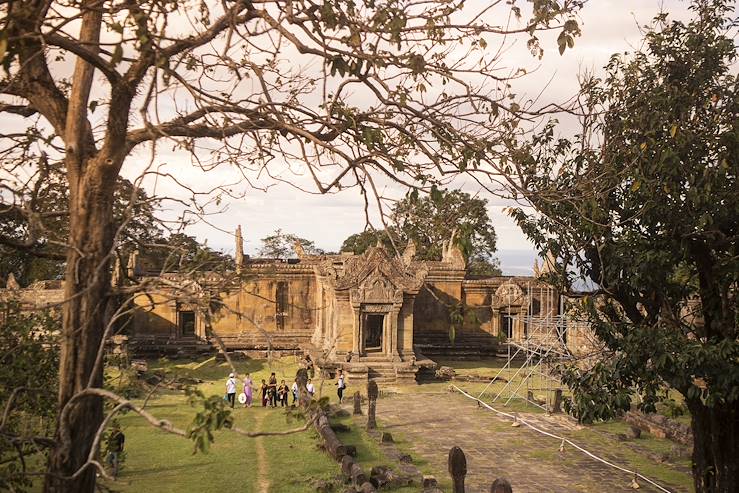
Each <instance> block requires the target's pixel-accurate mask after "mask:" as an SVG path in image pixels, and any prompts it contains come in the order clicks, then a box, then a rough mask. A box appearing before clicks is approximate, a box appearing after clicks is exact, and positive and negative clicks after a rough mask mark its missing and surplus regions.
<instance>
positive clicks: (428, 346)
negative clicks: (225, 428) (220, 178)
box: [0, 228, 575, 381]
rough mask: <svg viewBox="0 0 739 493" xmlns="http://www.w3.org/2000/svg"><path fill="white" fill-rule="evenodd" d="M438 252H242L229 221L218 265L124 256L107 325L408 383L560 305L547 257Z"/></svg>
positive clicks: (46, 294) (151, 338)
mask: <svg viewBox="0 0 739 493" xmlns="http://www.w3.org/2000/svg"><path fill="white" fill-rule="evenodd" d="M442 252H443V253H442V258H441V259H440V260H437V261H422V260H417V259H415V247H414V245H413V244H412V243H410V244H408V245H407V247H406V248H405V251H404V252H403V253H402V254H400V255H398V254H395V253H393V252H389V251H388V250H387V249H385V248H384V247H382V246H380V245H378V246H374V247H371V248H369V249H368V250H367V251H366V252H364V253H363V254H361V255H354V254H352V253H341V254H337V255H306V254H305V252H304V251H303V249H302V248H301V246H300V245H299V244H296V245H295V253H296V256H297V258H291V259H262V258H249V257H247V256H245V255H244V253H243V247H242V237H241V228H238V229H237V231H236V253H235V269H234V270H233V271H230V272H211V271H197V272H191V273H188V274H184V273H178V272H165V271H163V270H162V269H161V266H158V267H157V266H153V265H149V264H148V263H147V261H146V258H145V256H143V255H141V256H140V255H138V254H136V253H135V254H133V255H131V257H130V258H129V262H128V266H127V272H125V274H127V275H123V274H124V272H123V271H122V269H116V270H115V271H114V276H113V277H114V283H117V284H125V283H128V284H130V285H134V286H138V290H137V291H136V292H135V294H134V296H133V297H132V298H129V299H128V300H125V301H122V303H127V304H128V308H130V310H129V313H130V314H131V316H130V317H129V318H128V319H127V321H126V322H125V323H123V324H121V325H120V327H119V328H118V330H120V332H122V333H124V334H126V335H127V336H128V341H129V346H130V347H131V348H132V349H133V350H134V351H136V352H139V353H142V354H143V353H148V354H170V355H174V354H188V353H189V354H192V353H193V352H197V351H201V350H202V351H203V352H205V351H212V350H213V349H218V348H221V347H223V348H225V349H226V350H228V351H247V352H248V351H255V350H258V351H265V350H269V351H280V352H284V351H292V352H295V351H299V352H301V354H308V355H310V357H311V359H312V360H313V361H314V362H315V364H316V365H317V366H318V367H320V368H321V369H323V370H327V371H328V372H329V373H333V372H334V371H335V370H336V369H338V368H342V369H344V370H345V371H346V372H347V373H348V375H349V378H351V379H359V380H363V379H365V380H366V379H367V378H375V379H380V380H385V381H413V380H415V379H416V376H417V374H418V372H419V370H421V369H422V368H424V367H428V366H433V365H434V363H433V361H432V360H433V358H435V357H440V356H447V357H456V358H480V357H483V356H485V355H490V354H494V353H495V352H496V351H497V350H498V349H499V348H500V347H501V346H502V345H505V343H506V342H508V341H521V340H525V339H526V338H527V337H528V332H529V325H530V324H531V323H532V321H533V320H538V321H542V320H549V319H552V320H553V319H555V318H556V317H557V315H558V314H560V313H561V312H562V309H561V307H560V304H561V300H560V296H559V294H558V293H557V292H556V291H555V290H553V289H552V288H550V287H548V286H547V285H546V284H545V283H544V282H543V281H542V280H541V279H540V275H541V274H542V272H546V271H547V269H549V268H551V267H550V262H545V265H544V266H543V267H542V270H541V271H540V270H539V268H538V265H536V264H535V265H534V276H518V277H512V276H496V277H484V278H480V277H475V276H471V275H470V274H469V273H468V271H467V268H466V267H467V266H466V264H465V260H464V257H463V255H462V253H461V251H460V250H459V249H458V248H457V246H456V245H455V244H454V241H453V239H450V240H448V241H447V242H445V243H444V245H443V248H442ZM132 281H135V282H132ZM129 291H130V289H129ZM9 294H12V295H14V296H16V297H18V298H20V299H21V300H22V301H24V302H25V303H27V304H30V305H35V306H39V305H43V304H44V303H53V302H56V301H59V300H60V299H61V281H44V282H40V283H36V284H34V285H33V286H30V287H29V288H26V289H19V288H18V287H17V286H10V285H9V288H8V289H5V290H0V296H8V295H9ZM574 340H575V338H574V337H571V338H570V340H568V344H569V343H570V341H574ZM262 354H263V353H262ZM355 381H356V380H355Z"/></svg>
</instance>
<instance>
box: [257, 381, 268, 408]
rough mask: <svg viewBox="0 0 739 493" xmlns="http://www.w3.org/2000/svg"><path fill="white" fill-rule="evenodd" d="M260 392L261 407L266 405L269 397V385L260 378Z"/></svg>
mask: <svg viewBox="0 0 739 493" xmlns="http://www.w3.org/2000/svg"><path fill="white" fill-rule="evenodd" d="M259 390H260V391H261V392H262V407H267V399H268V398H269V387H267V382H266V380H264V379H262V386H261V387H260V389H259Z"/></svg>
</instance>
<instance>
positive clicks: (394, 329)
mask: <svg viewBox="0 0 739 493" xmlns="http://www.w3.org/2000/svg"><path fill="white" fill-rule="evenodd" d="M399 317H400V307H394V309H393V311H392V312H391V314H390V320H391V322H392V325H391V326H390V356H392V358H393V361H400V355H399V354H398V318H399Z"/></svg>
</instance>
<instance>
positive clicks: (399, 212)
mask: <svg viewBox="0 0 739 493" xmlns="http://www.w3.org/2000/svg"><path fill="white" fill-rule="evenodd" d="M389 219H390V222H391V224H392V226H391V227H389V228H388V229H384V230H380V231H370V230H367V231H364V232H362V233H358V234H354V235H351V236H349V237H348V238H347V239H346V240H344V243H343V244H342V246H341V249H342V251H352V252H354V253H355V254H359V253H362V252H364V251H365V250H366V249H367V248H369V247H370V246H373V245H375V244H376V243H377V241H378V240H379V241H380V242H382V243H383V244H384V245H385V247H386V248H388V249H389V250H391V251H393V250H395V249H402V248H403V247H404V246H405V244H406V243H407V242H408V241H409V240H413V241H414V242H415V244H416V258H418V259H420V260H440V259H441V250H442V244H443V242H445V241H449V239H450V238H451V236H452V233H453V232H454V233H455V241H456V242H457V244H458V245H459V246H460V247H461V250H462V253H463V254H464V256H465V258H466V259H467V262H468V265H469V268H470V272H471V273H472V274H475V275H500V268H499V267H498V261H497V260H496V259H495V258H494V257H493V255H494V254H495V249H496V246H495V243H496V235H495V228H494V227H493V224H492V222H491V220H490V217H489V216H488V212H487V200H486V199H483V198H479V197H473V196H471V195H470V194H468V193H466V192H462V191H460V190H437V189H434V190H433V191H432V193H430V194H428V195H427V196H422V197H421V196H419V195H418V194H409V195H408V196H407V197H406V198H404V199H403V200H400V201H398V202H396V203H395V204H394V205H393V208H392V211H391V213H390V217H389Z"/></svg>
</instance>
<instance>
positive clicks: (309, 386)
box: [305, 378, 316, 399]
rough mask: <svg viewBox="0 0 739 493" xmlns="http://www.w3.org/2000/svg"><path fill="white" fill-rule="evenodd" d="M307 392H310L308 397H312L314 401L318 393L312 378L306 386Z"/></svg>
mask: <svg viewBox="0 0 739 493" xmlns="http://www.w3.org/2000/svg"><path fill="white" fill-rule="evenodd" d="M305 390H307V391H308V395H309V396H310V398H311V399H313V394H315V393H316V387H315V385H313V382H312V381H311V379H310V378H309V379H308V383H307V384H306V385H305Z"/></svg>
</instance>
